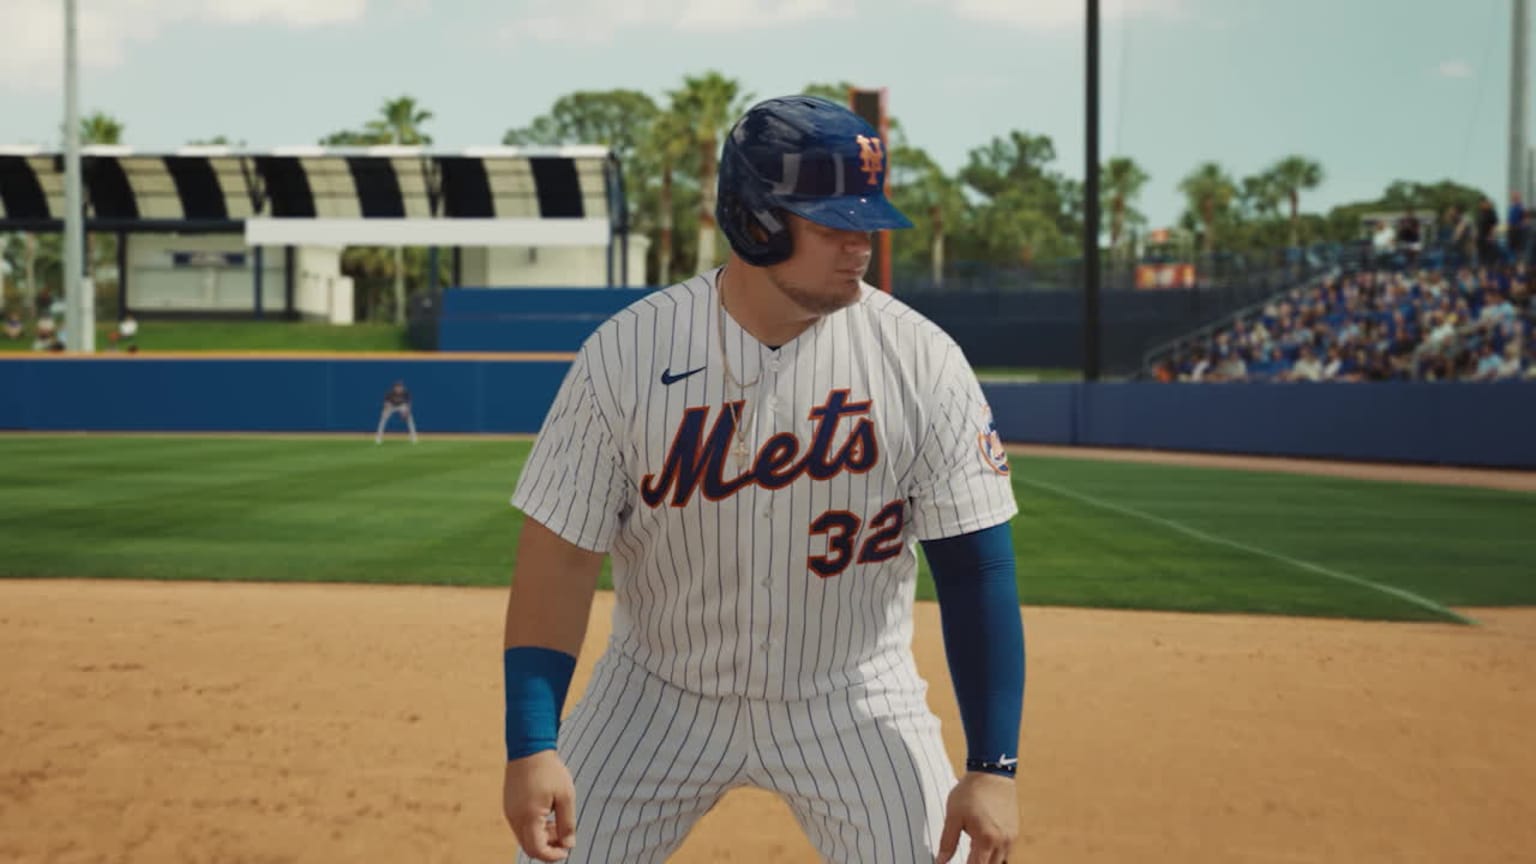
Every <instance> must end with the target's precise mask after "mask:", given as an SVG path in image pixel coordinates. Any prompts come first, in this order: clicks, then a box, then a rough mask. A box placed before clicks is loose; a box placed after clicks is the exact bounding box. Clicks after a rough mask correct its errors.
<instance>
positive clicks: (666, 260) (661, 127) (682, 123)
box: [642, 111, 713, 285]
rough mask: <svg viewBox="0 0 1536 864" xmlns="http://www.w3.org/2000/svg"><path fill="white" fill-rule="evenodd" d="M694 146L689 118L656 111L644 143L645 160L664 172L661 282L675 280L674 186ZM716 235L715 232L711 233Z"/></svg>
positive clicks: (659, 204) (658, 221)
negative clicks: (673, 258)
mask: <svg viewBox="0 0 1536 864" xmlns="http://www.w3.org/2000/svg"><path fill="white" fill-rule="evenodd" d="M692 146H693V137H692V135H691V134H690V129H689V120H688V118H686V117H684V116H683V115H681V114H679V113H677V112H676V111H664V112H662V113H660V114H657V115H656V117H655V119H653V120H652V121H651V124H650V134H649V135H648V136H647V138H646V140H645V144H644V146H643V148H642V149H643V150H644V151H645V153H644V161H645V162H647V163H648V165H649V166H653V167H654V168H655V170H656V172H657V173H658V174H660V175H661V194H660V199H659V201H658V202H657V206H656V209H657V211H658V212H657V214H656V215H657V219H656V225H657V233H658V235H659V236H658V238H657V240H658V242H657V246H658V248H657V250H656V256H657V260H658V267H657V277H658V281H659V282H660V284H662V285H670V284H672V247H673V241H672V227H673V226H672V219H673V216H672V207H673V205H672V189H673V181H674V179H675V178H676V175H677V171H678V168H679V167H680V165H681V164H682V162H683V161H684V160H685V159H687V157H688V151H689V148H691V147H692ZM711 236H713V235H711Z"/></svg>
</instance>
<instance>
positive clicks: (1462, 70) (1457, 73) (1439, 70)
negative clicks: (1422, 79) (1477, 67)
mask: <svg viewBox="0 0 1536 864" xmlns="http://www.w3.org/2000/svg"><path fill="white" fill-rule="evenodd" d="M1435 74H1436V75H1439V76H1440V77H1441V78H1471V77H1472V64H1471V63H1468V62H1467V61H1465V60H1441V61H1440V65H1439V66H1436V67H1435Z"/></svg>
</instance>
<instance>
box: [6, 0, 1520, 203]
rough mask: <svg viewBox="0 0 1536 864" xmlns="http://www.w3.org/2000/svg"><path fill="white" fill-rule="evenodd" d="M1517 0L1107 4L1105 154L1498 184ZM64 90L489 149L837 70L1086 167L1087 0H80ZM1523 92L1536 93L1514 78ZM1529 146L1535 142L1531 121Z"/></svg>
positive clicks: (86, 105)
mask: <svg viewBox="0 0 1536 864" xmlns="http://www.w3.org/2000/svg"><path fill="white" fill-rule="evenodd" d="M1510 2H1511V0H1459V2H1446V0H1291V2H1287V3H1277V2H1274V0H1102V4H1101V10H1102V12H1101V14H1102V16H1103V19H1104V27H1103V35H1102V37H1101V48H1102V53H1103V58H1102V59H1103V64H1102V67H1101V69H1102V71H1101V73H1100V74H1101V91H1100V100H1101V113H1100V116H1101V124H1102V125H1101V132H1100V135H1101V139H1100V154H1101V157H1102V158H1103V159H1108V158H1110V157H1112V156H1116V155H1125V156H1130V157H1132V158H1134V159H1136V161H1137V162H1138V163H1140V164H1141V165H1142V167H1143V168H1144V169H1145V170H1146V171H1147V173H1148V174H1149V175H1150V176H1151V180H1150V182H1149V183H1148V184H1147V187H1146V189H1145V191H1144V192H1143V194H1142V197H1141V201H1140V207H1139V209H1140V210H1141V211H1142V212H1143V213H1145V214H1146V216H1147V217H1148V219H1149V222H1150V223H1151V225H1152V226H1154V227H1157V226H1161V225H1169V224H1173V223H1174V222H1176V221H1177V219H1178V217H1179V215H1180V214H1181V213H1182V211H1183V209H1184V202H1183V198H1182V196H1181V194H1180V193H1179V191H1178V183H1179V180H1180V179H1181V178H1182V177H1183V176H1185V175H1186V174H1188V173H1189V172H1190V171H1192V170H1193V169H1194V168H1195V167H1196V166H1197V165H1198V164H1199V163H1201V162H1204V161H1207V160H1214V161H1217V162H1219V163H1220V164H1222V165H1223V166H1224V167H1225V168H1226V170H1227V171H1228V172H1229V173H1231V174H1232V175H1233V176H1234V177H1237V178H1241V177H1242V176H1244V175H1246V174H1251V173H1255V172H1258V171H1260V170H1262V169H1264V168H1265V167H1267V166H1268V165H1270V164H1272V163H1273V162H1275V161H1277V160H1278V159H1280V158H1281V157H1283V156H1285V155H1287V154H1292V153H1297V154H1302V155H1305V156H1307V157H1310V158H1312V159H1314V160H1316V161H1318V162H1319V163H1321V165H1322V167H1323V170H1324V174H1325V180H1324V183H1323V185H1322V187H1321V188H1319V189H1317V190H1316V191H1314V192H1312V193H1310V194H1309V195H1307V196H1305V197H1304V198H1303V201H1302V207H1303V209H1304V210H1307V211H1325V210H1326V209H1327V208H1329V207H1331V206H1333V205H1336V204H1340V203H1345V202H1349V201H1358V200H1362V199H1370V198H1375V197H1377V196H1379V195H1380V194H1381V193H1382V191H1383V190H1384V189H1385V187H1386V186H1387V184H1389V183H1390V182H1392V181H1393V180H1394V179H1399V178H1401V179H1408V180H1415V181H1421V182H1433V181H1437V180H1441V179H1451V180H1455V181H1457V182H1460V183H1464V184H1467V185H1470V186H1474V187H1477V188H1479V189H1482V190H1483V191H1485V192H1487V193H1488V194H1490V195H1491V196H1493V197H1494V198H1495V200H1497V201H1500V202H1503V200H1504V199H1505V197H1506V194H1505V193H1506V191H1507V190H1506V189H1505V188H1504V187H1505V186H1506V185H1507V179H1506V175H1507V163H1508V134H1509V111H1510V109H1509V63H1510V35H1509V34H1510ZM78 3H79V9H80V13H79V15H80V17H79V29H78V32H79V40H78V44H79V52H80V83H79V97H80V107H81V110H82V112H85V113H89V112H91V111H97V110H100V111H104V112H106V113H108V114H111V115H113V116H115V117H117V118H118V119H120V120H121V121H122V122H123V123H124V124H125V142H126V143H128V144H131V145H135V146H138V147H145V148H157V147H175V146H179V145H181V144H185V143H187V142H189V141H191V140H194V139H200V138H211V137H213V136H216V135H224V136H227V137H228V138H230V139H231V140H234V141H237V142H244V143H245V144H247V145H249V146H252V147H269V146H282V145H291V144H313V143H315V142H316V141H317V140H318V139H319V138H320V137H322V136H324V135H325V134H327V133H329V132H332V131H336V130H338V129H343V128H356V127H359V126H361V125H362V124H363V123H364V122H366V121H367V120H369V119H371V118H372V117H374V116H375V115H376V114H377V113H378V110H379V107H380V106H381V105H382V104H383V102H384V101H385V100H386V99H390V98H394V97H397V96H401V95H410V96H412V97H414V98H415V99H416V100H417V101H418V102H419V103H420V104H421V105H422V106H423V107H425V108H427V109H428V110H430V111H432V112H433V115H434V116H433V118H432V119H431V120H430V121H429V122H428V123H427V124H426V126H425V128H426V131H427V132H428V133H430V134H431V135H432V136H433V139H434V144H435V145H437V146H439V147H444V148H459V147H470V146H477V145H492V144H498V143H500V141H501V137H502V135H503V134H504V133H505V132H506V130H507V129H509V128H512V127H517V126H522V125H525V124H527V123H528V122H529V121H531V120H532V119H533V118H534V117H536V116H537V115H539V114H541V113H544V112H546V111H547V110H548V109H549V107H550V106H551V105H552V104H553V102H554V101H555V100H556V99H558V98H559V97H560V96H562V95H564V94H566V93H569V92H572V91H576V90H586V89H609V88H617V87H626V88H633V89H638V90H642V91H644V92H646V93H649V94H650V95H652V96H653V97H656V98H657V99H658V100H664V99H665V95H666V93H667V91H669V90H671V89H674V88H676V87H678V86H679V85H680V84H681V83H682V80H683V78H684V76H685V75H696V74H702V73H704V72H706V71H709V70H712V69H713V70H718V71H719V72H721V73H722V74H724V75H726V76H728V77H732V78H735V79H736V80H738V81H739V82H741V85H742V87H743V89H744V90H745V91H746V92H747V93H749V94H751V95H752V96H754V97H757V98H767V97H769V96H775V95H782V94H785V93H794V92H799V91H800V90H801V89H802V88H803V87H804V86H805V85H807V84H810V83H820V82H837V81H844V80H846V81H850V82H852V83H854V84H856V85H858V86H861V87H884V88H887V89H888V91H889V95H888V100H889V101H888V105H889V111H890V113H891V115H892V116H894V117H896V118H898V119H899V120H900V122H901V123H902V125H903V127H904V128H905V130H906V132H907V135H908V137H909V139H910V142H911V143H912V144H914V145H916V146H920V147H923V148H924V149H926V150H927V151H928V152H929V153H930V154H931V155H932V156H933V157H934V158H935V159H936V160H937V161H938V163H939V164H940V165H941V166H943V167H944V168H946V169H947V170H950V171H954V170H956V169H958V168H959V167H960V166H961V165H963V164H964V163H965V161H966V157H967V154H968V152H969V151H970V150H971V149H972V148H975V147H979V146H982V145H984V144H986V143H987V142H988V141H989V140H990V139H991V138H992V137H994V136H1005V135H1007V133H1008V132H1009V131H1010V130H1015V129H1017V130H1023V131H1027V132H1029V133H1031V134H1044V135H1048V136H1050V137H1051V138H1052V140H1053V141H1054V143H1055V145H1056V154H1057V160H1056V163H1055V167H1056V168H1057V170H1059V171H1061V172H1062V173H1064V174H1067V175H1068V176H1071V177H1074V178H1079V179H1080V178H1081V177H1082V176H1083V173H1084V172H1083V164H1084V137H1085V136H1084V117H1085V110H1084V101H1085V80H1086V79H1085V73H1084V66H1085V62H1084V58H1085V39H1084V35H1083V33H1084V27H1083V16H1084V12H1083V10H1084V8H1085V2H1084V0H947V2H946V0H779V2H769V0H238V2H233V0H78ZM63 6H64V4H63V2H62V0H4V7H5V8H4V12H3V13H0V18H3V26H0V144H40V145H45V146H61V143H62V141H61V133H60V129H61V128H62V127H61V123H62V118H63V113H64V112H63V76H64V73H63V60H62V57H63V44H64V40H63V26H64V25H63V14H64V13H63ZM1532 89H1533V90H1536V88H1532ZM1532 140H1533V141H1536V136H1533V137H1532Z"/></svg>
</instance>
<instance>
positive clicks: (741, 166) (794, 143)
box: [715, 96, 912, 267]
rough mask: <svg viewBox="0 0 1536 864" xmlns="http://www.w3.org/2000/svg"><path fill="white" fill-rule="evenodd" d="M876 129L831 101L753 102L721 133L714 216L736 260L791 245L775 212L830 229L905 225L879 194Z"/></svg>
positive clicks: (767, 256) (881, 172)
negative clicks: (726, 133) (749, 108)
mask: <svg viewBox="0 0 1536 864" xmlns="http://www.w3.org/2000/svg"><path fill="white" fill-rule="evenodd" d="M888 164H889V159H888V156H887V154H886V152H885V144H884V142H883V141H881V139H880V133H878V132H876V131H875V129H874V127H872V126H870V125H869V123H867V122H865V120H864V118H862V117H860V116H859V115H857V114H855V113H853V111H851V110H849V109H848V108H845V107H843V106H842V105H839V104H837V103H836V102H831V101H828V100H826V99H821V98H818V97H815V96H785V97H782V98H778V99H769V100H768V101H766V102H760V103H758V104H757V105H754V106H753V107H752V109H751V110H749V111H748V112H747V113H746V115H745V116H743V117H742V118H741V119H740V120H739V121H737V123H736V125H735V127H733V128H732V129H731V132H730V134H729V135H727V136H726V138H725V146H724V148H723V150H722V152H721V154H720V174H719V189H718V193H717V194H718V197H717V199H716V204H715V218H716V220H718V221H719V223H720V230H721V231H723V232H724V233H725V236H726V239H727V240H729V241H730V244H731V249H733V250H734V251H735V252H736V254H737V255H739V256H741V259H742V260H743V261H746V262H747V263H748V264H752V265H755V266H758V267H767V266H770V265H772V264H777V263H779V262H780V261H783V260H785V259H786V258H788V257H789V256H790V255H791V254H792V253H793V252H794V248H793V244H792V243H791V241H790V235H789V226H788V225H786V224H784V218H783V214H784V213H785V212H789V213H793V214H795V215H797V216H801V217H803V218H805V219H809V220H810V221H812V222H815V223H817V224H820V225H826V226H828V227H830V228H839V229H842V230H846V231H879V230H883V229H892V228H911V227H912V222H911V220H909V219H907V217H906V216H903V215H902V213H901V211H900V210H897V209H896V208H895V207H894V206H893V205H892V204H891V202H890V201H888V200H886V197H885V169H886V166H887V165H888Z"/></svg>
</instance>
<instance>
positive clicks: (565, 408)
mask: <svg viewBox="0 0 1536 864" xmlns="http://www.w3.org/2000/svg"><path fill="white" fill-rule="evenodd" d="M885 171H886V154H885V150H884V147H883V146H882V142H881V140H880V138H879V137H878V136H877V134H876V132H875V131H874V130H873V129H872V128H871V127H870V126H869V124H867V123H865V122H864V121H863V120H862V119H860V118H859V117H858V116H857V115H856V114H854V113H853V112H851V111H849V110H848V109H846V108H843V107H841V106H839V105H837V104H835V103H833V102H829V101H826V100H821V99H815V98H810V97H802V96H795V97H788V98H782V99H773V100H769V101H767V102H764V103H761V104H759V105H757V106H756V107H754V108H753V109H752V110H751V111H749V112H748V113H747V114H746V116H745V117H743V118H742V119H741V120H740V121H739V122H738V123H737V125H736V126H735V128H734V129H733V130H732V131H731V133H730V134H729V135H728V136H727V138H726V140H725V144H724V147H723V152H722V153H721V156H720V175H719V176H720V180H719V198H718V206H717V209H716V213H717V216H718V219H719V224H720V227H721V229H722V230H723V231H724V233H725V235H726V237H727V238H728V239H729V241H730V246H731V255H730V258H729V261H728V262H727V264H726V265H725V266H724V267H721V268H715V269H711V270H709V271H707V272H704V273H702V274H700V275H699V276H697V277H695V278H693V279H690V280H688V281H686V282H683V283H681V284H679V285H675V286H672V287H670V288H667V289H665V290H663V291H660V292H656V293H654V294H651V295H649V296H647V297H646V298H644V299H642V300H640V301H639V302H637V303H635V304H633V305H631V306H630V307H628V308H627V309H625V310H623V311H621V312H619V313H618V314H617V315H615V316H614V317H613V318H611V319H609V320H608V321H606V322H605V323H603V324H602V325H601V326H600V327H599V328H598V329H597V331H596V332H595V333H594V334H593V335H592V336H591V337H590V338H589V339H588V340H587V341H586V343H585V344H584V345H583V346H582V348H581V350H580V351H579V352H578V354H577V356H576V359H575V361H574V362H573V363H572V365H571V368H570V370H569V372H568V373H567V375H566V377H565V380H564V383H563V384H562V385H561V388H560V391H559V393H558V395H557V396H556V397H555V401H554V404H553V406H552V407H551V408H550V411H549V414H548V415H547V417H546V418H545V420H544V424H543V427H542V429H541V430H540V432H539V435H538V439H537V441H536V442H535V443H534V446H533V450H532V452H531V454H530V455H529V458H528V462H527V465H526V466H525V467H524V469H523V472H522V475H521V477H520V478H519V480H518V482H517V484H516V489H515V491H514V493H513V495H512V499H511V500H512V504H513V505H514V506H516V507H518V508H519V509H521V510H522V511H523V512H524V514H525V515H526V517H527V518H526V519H525V521H524V523H523V529H522V535H521V537H520V538H519V539H518V549H517V559H516V560H517V564H516V570H515V572H514V574H513V578H512V585H511V590H510V592H509V595H508V604H507V618H506V631H505V638H504V642H503V646H504V655H503V656H504V673H505V680H504V684H505V692H506V697H507V701H506V714H505V719H506V744H507V764H506V773H505V779H504V785H503V809H504V812H505V816H506V819H507V822H508V824H509V826H510V827H511V829H512V831H513V833H514V835H515V836H516V838H517V842H518V846H519V847H520V849H521V850H522V856H531V857H533V858H536V859H538V860H540V861H558V860H569V861H582V862H620V861H622V862H626V864H636V862H658V861H663V860H665V858H666V857H667V856H668V855H669V854H671V852H672V851H673V850H675V849H676V848H677V847H678V846H679V845H680V844H681V843H682V842H683V840H684V838H685V837H686V835H687V834H688V832H689V830H690V829H691V828H692V827H693V825H694V824H695V823H696V822H697V821H698V820H699V818H700V817H702V816H703V815H704V814H705V813H706V812H708V811H709V809H710V808H711V807H713V806H714V805H715V803H716V802H717V801H719V800H720V797H721V796H722V795H724V794H725V793H726V792H728V791H729V790H731V789H734V788H737V787H742V786H754V787H758V788H762V789H767V790H770V791H772V792H775V793H777V794H779V795H780V796H782V797H783V798H784V800H785V801H787V802H788V804H789V806H790V809H791V810H793V812H794V814H795V816H796V818H797V819H798V820H799V822H800V825H801V826H802V827H803V828H804V830H805V832H806V834H807V835H808V837H809V838H810V840H811V842H812V843H813V844H814V845H815V847H816V848H817V849H818V850H819V852H820V853H821V855H822V857H823V858H825V859H826V860H829V861H835V862H859V864H872V862H876V864H918V862H922V864H931V862H934V861H935V860H939V861H949V860H951V859H952V858H953V856H955V855H956V854H957V853H958V855H959V857H958V858H954V859H953V860H958V861H966V862H969V864H999V862H1003V861H1006V860H1007V855H1008V852H1009V848H1010V846H1011V845H1012V843H1013V842H1014V840H1015V838H1016V837H1017V834H1018V797H1017V793H1016V791H1015V782H1014V772H1015V770H1016V768H1017V764H1018V752H1017V751H1018V744H1019V726H1020V715H1021V712H1022V707H1023V696H1024V631H1023V622H1022V620H1021V617H1020V611H1019V598H1018V589H1017V585H1016V582H1015V572H1014V549H1013V542H1012V538H1011V535H1010V528H1009V523H1010V520H1011V519H1012V518H1013V516H1014V515H1015V514H1016V513H1017V512H1018V507H1017V505H1016V503H1015V501H1014V497H1013V490H1012V486H1011V484H1010V482H1009V476H1008V472H1009V466H1008V461H1007V455H1006V453H1005V452H1004V450H1003V448H1002V445H1001V442H1000V441H999V440H998V437H997V435H996V432H995V430H994V428H993V426H992V420H991V414H990V411H989V410H988V408H987V404H986V400H985V399H984V398H983V395H982V391H981V387H980V385H979V384H978V383H977V381H976V376H975V374H974V373H973V372H972V371H971V368H970V366H969V365H968V364H967V362H966V359H965V357H964V356H963V355H962V353H961V351H960V348H959V347H958V346H957V345H956V344H955V342H954V341H953V340H952V339H950V338H949V337H948V336H947V335H946V334H945V333H943V332H942V331H941V330H940V329H939V328H938V327H936V326H935V325H933V324H932V323H930V322H929V321H927V320H925V319H924V318H923V317H922V316H920V315H918V314H917V313H915V312H913V311H912V310H911V309H910V308H908V307H907V306H906V305H904V304H903V303H901V302H900V301H898V300H896V299H894V298H892V297H891V296H889V295H887V294H885V293H883V292H881V291H878V290H876V289H874V288H872V287H870V286H869V285H867V284H865V283H864V281H863V277H864V274H865V272H866V271H867V269H868V266H869V262H870V257H871V245H872V244H871V236H870V232H873V231H876V230H881V229H895V228H906V227H910V225H911V223H910V222H908V221H907V219H906V217H905V216H903V215H902V214H901V213H900V212H899V211H897V210H896V208H895V207H894V206H892V205H891V204H890V203H889V202H888V201H887V200H886V198H885V195H884V180H885ZM918 543H921V544H922V546H923V550H924V552H925V553H926V555H927V558H928V561H929V564H930V565H931V567H932V570H933V573H934V582H935V584H936V586H937V588H938V597H939V604H940V612H941V617H942V620H943V631H944V644H945V650H946V653H947V656H948V659H949V667H950V671H951V675H952V677H953V680H954V687H955V697H956V701H957V702H958V703H959V706H960V717H961V724H962V726H963V727H964V732H965V739H966V744H967V748H966V749H967V756H968V758H967V759H966V760H965V772H964V776H963V777H962V778H961V779H959V780H958V781H957V780H956V777H955V771H954V768H953V767H952V766H951V764H950V761H949V758H948V755H947V754H946V752H945V749H944V743H943V739H942V738H941V736H940V734H939V721H938V718H937V717H935V716H934V715H933V714H932V713H931V712H930V711H929V709H928V706H927V702H926V701H925V693H926V688H927V685H926V684H925V682H924V681H923V679H922V678H921V677H920V676H919V674H918V671H917V665H916V662H915V661H914V659H913V657H912V652H911V641H912V598H913V591H914V588H915V583H916V579H917V545H918ZM606 555H611V556H612V559H613V584H614V591H615V599H616V603H617V609H616V611H615V613H614V619H613V636H612V639H611V640H610V641H609V643H608V645H607V648H606V649H605V650H604V651H603V653H602V656H601V657H599V658H598V660H597V663H596V667H595V671H594V673H593V677H592V681H591V683H590V685H589V686H588V688H587V691H586V694H585V695H584V696H583V697H582V698H581V699H580V700H579V701H578V702H577V703H576V705H575V706H574V708H573V710H572V713H571V715H570V716H569V717H568V718H566V719H565V721H564V722H563V723H562V722H561V720H560V717H561V711H562V708H563V706H564V704H565V699H566V695H567V690H568V689H569V687H570V682H571V675H572V671H573V669H574V667H575V665H576V657H577V654H578V652H579V651H580V650H581V644H582V638H583V636H584V634H585V632H586V626H587V618H588V615H589V613H590V611H591V604H592V597H593V592H594V590H595V587H596V585H597V579H598V573H599V571H600V570H601V568H602V564H603V559H604V556H606ZM522 856H520V859H519V860H527V857H522Z"/></svg>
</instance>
